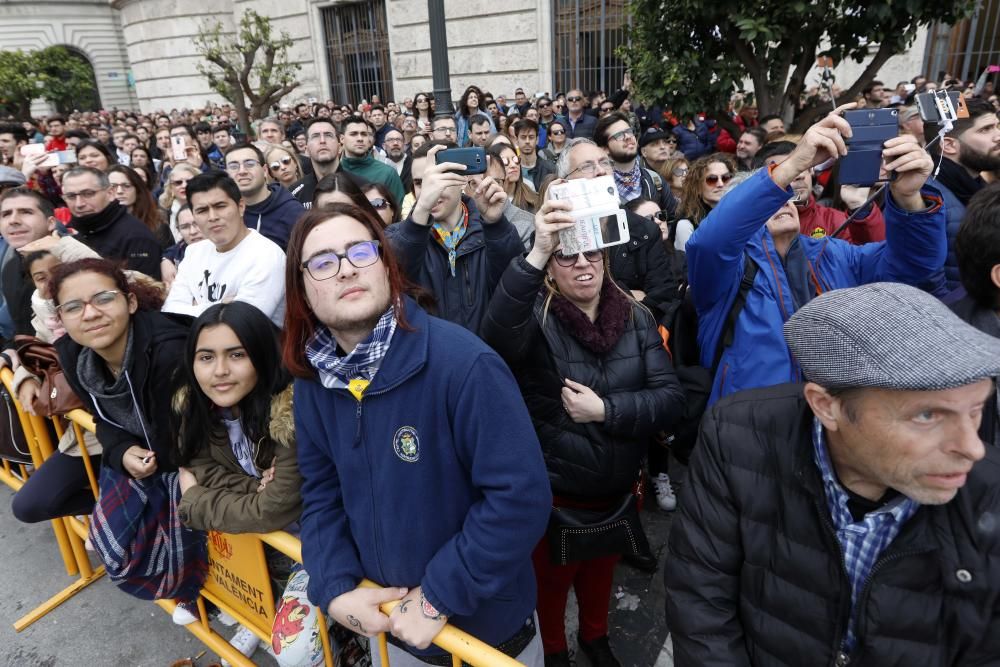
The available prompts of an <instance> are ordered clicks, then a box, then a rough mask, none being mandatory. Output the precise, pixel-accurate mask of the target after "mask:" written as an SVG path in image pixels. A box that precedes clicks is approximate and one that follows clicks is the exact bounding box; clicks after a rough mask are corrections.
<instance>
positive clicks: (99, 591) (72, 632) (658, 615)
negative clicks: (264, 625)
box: [0, 486, 673, 667]
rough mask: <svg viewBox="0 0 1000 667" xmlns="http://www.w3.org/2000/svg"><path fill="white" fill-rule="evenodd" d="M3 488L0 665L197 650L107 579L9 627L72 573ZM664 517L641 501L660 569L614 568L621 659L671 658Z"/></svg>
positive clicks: (151, 662)
mask: <svg viewBox="0 0 1000 667" xmlns="http://www.w3.org/2000/svg"><path fill="white" fill-rule="evenodd" d="M12 495H13V494H12V493H11V491H10V490H9V489H7V488H6V487H3V486H0V563H2V566H0V573H2V574H0V667H57V666H66V667H169V665H170V664H171V663H173V662H174V661H175V660H179V659H181V658H187V657H194V656H196V655H197V654H198V653H200V652H201V651H202V650H204V649H205V646H204V645H203V644H202V643H201V642H199V641H198V640H197V639H196V638H195V637H194V636H193V635H191V634H190V633H188V632H187V631H185V630H184V629H182V628H180V627H178V626H176V625H174V624H173V623H171V621H170V618H169V617H168V616H167V615H166V614H165V613H164V612H163V611H162V610H161V609H160V608H159V607H157V606H155V605H153V604H152V603H150V602H144V601H141V600H137V599H135V598H132V597H130V596H128V595H125V594H123V593H120V592H119V591H118V590H117V589H116V588H115V586H114V585H113V584H111V582H109V581H108V580H107V578H106V577H104V578H101V579H100V580H98V581H97V582H95V583H93V584H91V585H90V586H89V587H87V588H86V589H84V590H83V591H82V592H80V593H78V594H77V595H76V596H75V597H73V598H72V599H70V600H69V601H68V602H65V603H64V604H63V605H61V606H60V607H58V608H57V609H55V610H54V611H52V612H49V614H48V615H46V616H44V617H43V618H42V619H41V620H39V621H37V622H36V623H35V624H33V625H32V626H30V627H28V628H27V629H25V630H24V631H23V632H21V633H17V632H14V628H13V623H14V621H15V620H17V619H18V618H20V617H21V616H22V615H24V614H25V613H27V612H28V611H29V610H31V609H32V608H34V607H36V606H37V605H38V604H40V603H41V602H43V601H44V600H46V599H48V598H49V597H51V596H52V595H53V594H55V593H56V592H58V591H59V590H60V589H62V588H63V587H65V586H67V585H68V584H69V583H70V582H71V579H70V578H69V577H67V576H66V573H65V569H64V568H63V564H62V560H61V559H60V557H59V551H58V548H57V547H56V543H55V538H54V537H53V534H52V528H51V527H50V524H49V523H44V524H37V525H27V524H22V523H19V522H18V521H17V520H16V519H15V518H14V517H13V515H12V514H11V512H10V497H11V496H12ZM670 516H671V515H670V514H667V513H664V512H660V511H659V510H658V509H650V508H649V504H647V508H646V510H645V511H644V512H643V524H644V525H645V527H646V532H647V533H648V535H649V539H650V544H651V546H652V547H653V549H654V550H655V551H656V552H657V554H658V555H659V556H660V557H661V571H659V572H657V573H656V574H646V573H643V572H639V571H638V570H634V569H632V568H630V567H627V566H625V565H620V566H619V568H618V571H617V572H616V575H615V589H614V593H613V598H612V612H611V626H612V627H611V633H610V634H611V643H612V646H613V648H614V650H615V652H616V654H617V655H618V657H619V659H620V660H621V662H622V665H624V666H625V667H672V665H673V660H672V658H671V656H670V649H669V642H668V640H667V629H666V626H665V623H664V618H663V600H664V592H663V577H662V554H663V549H664V544H665V543H666V536H667V530H668V529H669V526H670ZM575 616H576V609H575V600H573V599H572V596H571V599H570V605H569V608H568V609H567V632H568V634H569V635H570V645H571V646H572V647H574V648H575V646H576V636H575V635H576V626H577V624H576V618H575ZM217 629H218V630H219V631H220V632H221V634H223V635H224V636H227V637H228V636H230V635H231V634H232V632H233V630H232V629H231V628H223V627H222V626H218V627H217ZM665 644H666V647H665ZM254 659H255V661H256V662H257V664H258V665H261V666H267V667H272V666H273V665H275V664H276V663H275V662H274V660H273V659H272V658H271V657H270V656H268V655H267V654H266V653H265V651H264V650H263V649H259V650H258V651H257V653H256V655H255V656H254ZM216 660H217V657H216V656H215V655H214V654H213V653H212V652H211V651H208V652H206V653H205V655H204V656H203V657H202V658H201V659H200V660H198V662H197V664H198V665H201V666H203V667H204V666H205V665H208V664H209V663H210V662H212V661H216ZM577 665H578V666H579V667H585V666H588V661H587V659H586V658H585V657H583V656H582V655H581V656H578V657H577ZM588 667H589V666H588Z"/></svg>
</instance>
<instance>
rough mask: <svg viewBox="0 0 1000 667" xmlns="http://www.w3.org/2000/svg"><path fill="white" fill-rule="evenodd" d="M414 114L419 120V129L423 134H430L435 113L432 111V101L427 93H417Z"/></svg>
mask: <svg viewBox="0 0 1000 667" xmlns="http://www.w3.org/2000/svg"><path fill="white" fill-rule="evenodd" d="M413 112H414V116H416V118H417V129H418V130H419V131H420V132H421V133H422V134H430V131H431V122H432V121H433V120H434V111H433V109H431V99H430V96H429V95H428V94H427V93H417V96H416V97H415V98H413Z"/></svg>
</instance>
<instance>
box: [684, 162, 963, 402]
mask: <svg viewBox="0 0 1000 667" xmlns="http://www.w3.org/2000/svg"><path fill="white" fill-rule="evenodd" d="M791 194H792V192H791V189H790V188H789V189H787V190H783V189H782V188H780V187H778V185H777V184H776V183H775V182H774V181H773V180H772V179H771V176H770V174H768V173H767V172H766V171H763V170H762V171H760V172H759V173H757V174H755V175H754V176H751V177H750V178H749V179H747V180H746V181H744V182H743V183H741V184H740V185H739V186H737V187H736V188H735V189H734V190H733V191H732V192H730V193H729V194H727V195H726V196H725V197H723V198H722V201H720V202H719V204H718V205H717V206H716V207H715V208H714V209H712V212H711V213H709V214H708V217H707V218H705V219H704V220H703V221H702V223H701V224H700V225H699V226H698V229H696V230H695V231H694V234H692V235H691V238H690V239H689V240H688V242H687V248H686V251H687V263H688V281H689V283H690V285H691V288H690V293H691V297H692V299H693V301H694V305H695V308H696V309H697V311H698V346H699V348H700V350H701V363H702V365H703V366H704V367H705V368H712V363H713V361H714V357H715V351H716V349H717V346H718V341H719V337H720V336H721V335H722V330H723V328H724V327H725V321H726V317H727V315H728V313H729V311H730V309H731V308H732V304H733V301H734V300H735V298H736V295H737V293H738V292H739V288H740V282H741V280H742V278H743V275H744V265H743V263H744V262H745V261H752V262H756V264H757V266H758V267H759V270H758V271H757V275H756V278H755V279H754V283H753V287H752V288H751V289H750V291H749V293H748V294H747V296H746V303H745V305H744V307H743V309H742V310H741V311H740V314H739V317H738V318H737V320H736V327H735V331H734V332H733V341H732V344H731V345H729V346H728V347H727V348H726V350H725V352H724V353H723V355H722V359H721V362H720V363H719V367H718V372H717V373H716V375H715V379H714V383H713V385H712V394H711V396H710V398H709V401H710V402H711V403H714V402H715V401H717V400H718V399H719V398H721V397H722V396H725V395H727V394H731V393H733V392H737V391H740V390H742V389H750V388H752V387H766V386H768V385H774V384H782V383H785V382H798V381H799V380H800V379H801V373H800V372H799V368H798V366H797V365H796V364H795V362H794V360H793V359H792V354H791V352H790V351H789V349H788V345H787V344H786V343H785V339H784V336H783V335H782V326H783V325H784V323H785V322H786V321H787V320H788V318H789V317H791V316H792V314H793V313H794V312H795V311H796V310H798V308H799V307H801V306H802V305H803V304H805V303H806V302H808V301H809V300H810V299H812V298H813V297H815V296H816V295H817V294H818V293H822V292H826V291H829V290H832V289H837V288H841V287H857V286H858V285H864V284H867V283H873V282H880V281H889V282H900V283H906V284H907V285H914V286H916V287H922V286H924V285H925V284H926V283H927V282H928V281H930V280H931V279H933V277H934V276H935V275H939V274H940V271H941V267H942V265H943V264H944V257H945V252H946V249H947V248H946V239H945V231H944V221H945V211H944V208H943V207H942V206H941V205H940V197H939V196H938V194H937V191H936V190H934V189H933V188H929V187H926V188H925V189H924V191H923V193H922V194H923V196H924V199H925V200H931V201H932V202H936V203H935V204H934V205H932V206H931V207H930V208H928V209H927V210H924V211H918V212H909V211H904V210H902V209H900V208H899V207H898V206H896V204H895V202H894V201H893V200H892V196H891V194H890V195H889V196H887V197H886V204H885V220H886V240H885V241H882V242H880V243H866V244H865V245H863V246H856V245H851V244H850V243H847V242H846V241H841V240H840V239H833V238H830V237H823V238H821V239H814V238H810V237H807V236H802V235H799V236H798V237H796V239H795V240H794V241H793V242H792V245H791V247H790V248H789V250H788V254H787V256H786V257H785V258H784V259H782V258H781V256H780V255H779V254H778V252H777V250H776V249H775V247H774V240H773V239H772V238H771V233H770V232H769V231H768V230H767V227H766V222H767V220H768V219H769V218H770V217H771V216H772V215H773V214H774V213H775V211H777V210H778V209H779V208H781V207H782V206H783V205H784V204H785V203H786V202H787V201H788V199H789V197H790V196H791Z"/></svg>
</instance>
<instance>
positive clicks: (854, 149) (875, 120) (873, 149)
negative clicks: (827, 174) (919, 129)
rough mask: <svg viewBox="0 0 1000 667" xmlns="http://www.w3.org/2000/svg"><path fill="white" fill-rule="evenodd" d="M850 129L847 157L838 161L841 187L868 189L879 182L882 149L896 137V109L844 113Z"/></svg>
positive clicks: (897, 122) (897, 131)
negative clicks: (864, 187) (858, 186)
mask: <svg viewBox="0 0 1000 667" xmlns="http://www.w3.org/2000/svg"><path fill="white" fill-rule="evenodd" d="M844 119H845V120H847V122H848V123H849V124H850V126H851V138H850V139H848V140H847V155H845V156H844V157H843V158H842V159H841V160H840V183H841V185H862V186H868V185H873V184H875V183H878V182H879V172H880V169H881V167H882V147H883V144H885V142H887V141H888V140H889V139H893V138H895V137H897V136H898V135H899V112H898V111H897V110H896V109H856V110H851V111H845V112H844Z"/></svg>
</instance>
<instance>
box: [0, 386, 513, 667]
mask: <svg viewBox="0 0 1000 667" xmlns="http://www.w3.org/2000/svg"><path fill="white" fill-rule="evenodd" d="M13 377H14V376H13V374H12V373H11V372H10V370H9V369H6V368H5V369H2V370H0V380H2V381H3V383H4V385H6V387H7V390H8V391H9V392H10V394H11V396H12V397H14V393H13V391H11V390H12V387H11V382H12V381H13ZM13 402H14V405H15V406H16V408H17V416H18V419H19V420H20V422H21V426H22V428H23V429H24V434H25V438H26V439H27V441H28V445H29V448H30V450H31V458H32V461H33V463H34V467H36V468H37V467H38V466H40V465H42V463H43V462H44V461H45V460H46V459H48V458H49V457H50V456H52V454H53V453H54V451H55V448H54V447H53V445H52V438H51V437H50V435H49V426H50V423H51V424H52V425H53V427H54V430H55V433H56V436H57V437H61V436H62V433H63V429H64V428H67V427H71V428H72V429H73V431H74V433H75V436H76V440H77V443H78V444H79V446H80V449H81V451H82V452H84V453H85V452H86V451H87V446H86V443H85V441H84V437H83V432H84V431H89V432H91V433H93V432H94V431H95V426H94V418H93V416H91V415H90V413H88V412H85V411H83V410H74V411H72V412H70V413H68V414H67V415H66V418H65V420H60V419H58V418H53V419H52V420H51V422H50V420H48V419H46V418H43V417H38V416H35V415H30V414H28V413H26V412H25V411H24V410H23V409H22V407H21V405H20V404H19V403H18V402H17V399H16V397H14V401H13ZM82 459H83V461H84V464H85V466H86V468H87V476H88V478H89V480H90V485H91V489H92V490H93V492H94V497H95V498H96V497H97V496H98V486H97V476H96V474H95V471H94V470H93V467H92V466H91V464H90V457H89V456H87V455H86V454H85V455H84V456H83V457H82ZM29 474H30V473H29V471H28V470H27V468H26V467H25V466H24V465H21V466H20V467H19V469H15V468H14V467H12V466H11V465H10V462H9V461H6V460H4V461H2V464H0V481H2V482H3V483H5V484H7V485H8V486H9V487H11V488H12V489H13V490H14V491H15V492H16V491H17V490H19V489H20V488H21V486H22V485H23V484H24V480H25V479H27V476H28V475H29ZM88 523H89V518H84V519H83V520H82V521H81V520H80V519H78V518H76V517H63V518H60V519H55V520H53V521H52V527H53V531H54V532H55V536H56V542H57V544H58V545H59V551H60V553H61V555H62V558H63V562H64V564H65V566H66V573H67V574H68V575H70V576H77V575H79V576H78V578H77V579H76V580H75V581H74V582H73V583H72V584H70V585H69V586H67V587H66V588H65V589H63V590H62V591H60V592H59V593H57V594H56V595H54V596H53V597H52V598H50V599H49V600H47V601H45V602H43V603H42V604H41V605H39V606H38V607H37V608H35V609H34V610H32V611H31V612H29V613H28V614H26V615H25V616H24V617H22V618H20V619H18V621H17V622H15V623H14V629H15V630H17V631H18V632H20V631H21V630H23V629H24V628H26V627H28V626H29V625H31V624H32V623H34V622H35V621H37V620H38V619H39V618H41V617H42V616H44V615H45V614H47V613H48V612H50V611H52V610H53V609H55V608H56V607H58V606H59V605H60V604H62V603H63V602H65V601H66V600H68V599H69V598H71V597H72V596H73V595H75V594H76V593H77V592H79V591H80V590H82V589H83V588H84V587H86V586H87V585H89V584H91V583H93V582H94V581H96V580H97V579H98V578H100V577H101V576H102V575H103V574H104V567H103V566H101V567H98V568H94V567H93V566H92V565H91V563H90V559H89V557H88V555H87V552H86V550H85V548H84V540H85V539H86V537H87V530H88ZM265 544H267V545H269V546H270V547H272V548H274V549H276V550H277V551H279V552H281V553H283V554H285V555H286V556H288V557H289V558H291V559H292V560H294V561H295V562H297V563H301V562H302V543H301V542H300V541H299V539H298V538H297V537H295V536H293V535H291V534H289V533H286V532H284V531H277V532H273V533H260V534H257V533H243V534H231V533H218V532H214V531H213V532H210V533H209V542H208V545H209V573H208V577H207V579H206V582H205V586H204V588H202V591H201V596H200V597H199V598H198V602H197V605H198V616H199V618H198V620H197V621H195V622H194V623H190V624H188V625H185V626H184V628H185V629H186V630H187V631H188V632H190V633H191V634H193V635H194V636H195V637H197V638H198V639H199V640H201V642H202V643H203V644H205V645H206V646H207V647H208V648H210V649H212V650H213V651H215V652H216V653H217V654H218V655H219V656H221V657H222V658H224V659H226V660H227V661H228V662H229V663H230V664H231V665H235V666H238V667H254V665H255V663H253V662H252V661H250V660H249V659H248V658H246V657H245V656H244V655H243V654H242V653H240V652H239V651H238V650H236V648H234V647H233V646H232V645H231V644H230V643H229V641H228V640H227V639H226V638H225V637H223V636H222V635H220V634H219V633H217V632H216V631H215V630H213V629H212V627H211V625H210V623H209V618H208V613H207V611H206V608H205V601H206V600H208V601H210V602H211V603H212V604H214V605H215V606H217V607H218V608H219V609H221V610H222V611H224V612H225V613H227V614H229V615H230V616H232V617H233V618H235V619H236V620H237V622H239V623H240V624H241V625H243V626H244V627H246V628H248V629H249V630H250V631H251V632H253V633H254V634H255V635H257V637H259V638H260V639H262V640H263V641H264V642H265V643H270V642H271V628H272V625H273V623H274V616H275V612H276V608H275V599H274V591H273V590H272V586H271V579H270V576H269V574H268V570H267V561H266V558H265V556H264V545H265ZM360 585H361V586H362V587H366V588H379V586H378V584H375V583H374V582H371V581H367V580H366V581H363V582H361V584H360ZM156 604H157V605H158V606H160V607H161V608H162V609H163V610H164V611H166V612H167V613H168V614H172V613H173V611H174V609H175V607H176V606H177V605H176V603H175V602H174V601H173V600H157V601H156ZM397 604H398V603H396V602H388V603H385V604H383V605H381V610H382V612H383V613H385V614H389V613H391V612H392V610H393V609H394V608H395V607H396V605H397ZM317 612H318V613H320V618H319V630H320V639H321V641H322V645H323V657H324V662H325V665H326V666H327V667H335V665H337V661H336V659H335V656H334V651H333V648H332V646H331V643H330V636H329V632H328V628H327V621H326V619H325V616H324V615H323V614H322V612H321V611H320V610H317ZM377 640H378V648H379V657H380V658H381V661H382V665H383V666H384V667H391V666H390V663H389V655H388V642H387V640H386V636H385V634H384V633H383V634H381V635H379V636H378V638H377ZM434 644H436V645H437V646H438V647H440V648H442V649H444V650H445V651H447V652H449V653H450V654H451V655H452V664H453V666H454V667H461V665H462V664H463V663H465V664H468V665H471V666H472V667H516V666H518V665H521V663H520V662H518V661H516V660H514V659H513V658H510V657H508V656H506V655H504V654H503V653H501V652H500V651H498V650H496V649H495V648H493V647H492V646H489V645H488V644H486V643H484V642H482V641H480V640H478V639H476V638H475V637H473V636H471V635H469V634H467V633H465V632H462V631H461V630H459V629H458V628H455V627H453V626H451V625H446V626H445V627H444V628H443V629H442V631H441V632H440V634H438V636H437V637H435V639H434Z"/></svg>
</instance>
